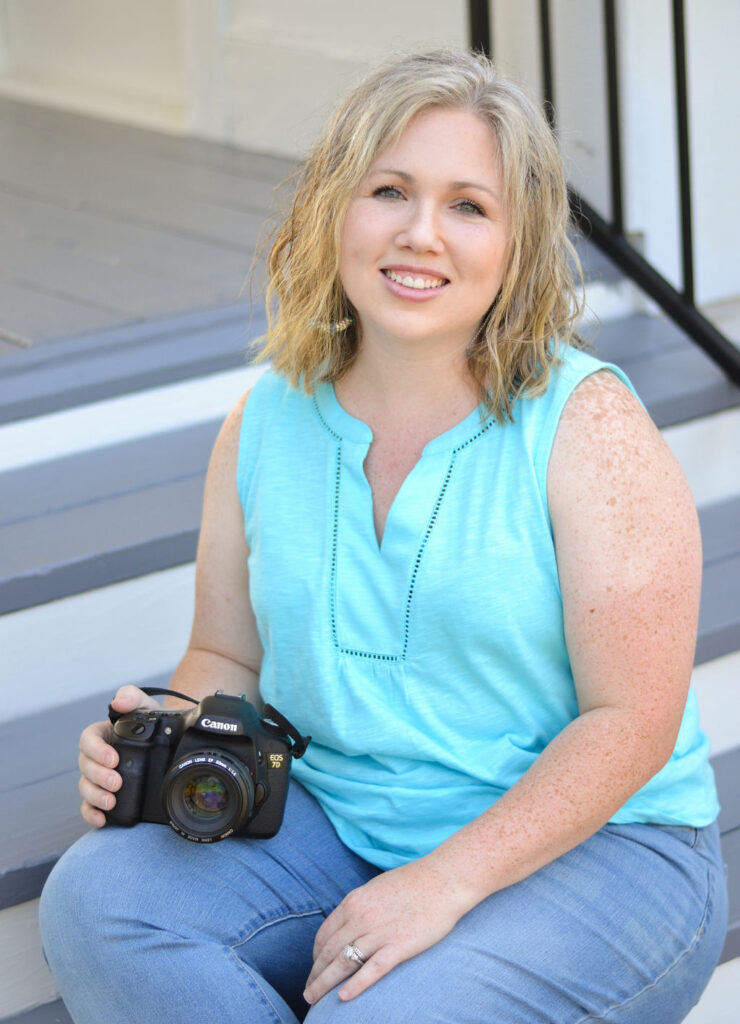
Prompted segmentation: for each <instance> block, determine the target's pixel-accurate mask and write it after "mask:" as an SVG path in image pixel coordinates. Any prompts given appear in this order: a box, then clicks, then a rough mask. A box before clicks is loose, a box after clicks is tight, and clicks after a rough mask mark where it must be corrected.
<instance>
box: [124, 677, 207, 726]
mask: <svg viewBox="0 0 740 1024" xmlns="http://www.w3.org/2000/svg"><path fill="white" fill-rule="evenodd" d="M139 689H140V690H141V692H142V693H145V694H146V695H147V697H167V696H170V697H179V698H180V700H189V701H191V702H192V703H193V704H197V703H198V701H197V700H195V698H194V697H188V695H187V694H186V693H178V692H177V690H165V689H163V688H162V687H161V686H140V687H139ZM125 714H126V712H125V711H116V710H115V709H114V708H113V707H111V705H110V704H109V705H108V718H109V719H110V721H111V722H113V724H114V725H115V723H116V722H117V721H118V719H119V718H121V717H122V716H123V715H125Z"/></svg>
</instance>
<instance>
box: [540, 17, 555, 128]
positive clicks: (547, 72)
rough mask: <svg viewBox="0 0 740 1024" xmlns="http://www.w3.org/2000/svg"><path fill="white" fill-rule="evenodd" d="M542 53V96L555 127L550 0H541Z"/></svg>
mask: <svg viewBox="0 0 740 1024" xmlns="http://www.w3.org/2000/svg"><path fill="white" fill-rule="evenodd" d="M540 54H541V56H542V98H543V100H544V105H545V114H546V115H547V120H548V121H549V122H550V127H551V128H554V127H555V81H554V75H553V70H552V24H551V21H550V0H540Z"/></svg>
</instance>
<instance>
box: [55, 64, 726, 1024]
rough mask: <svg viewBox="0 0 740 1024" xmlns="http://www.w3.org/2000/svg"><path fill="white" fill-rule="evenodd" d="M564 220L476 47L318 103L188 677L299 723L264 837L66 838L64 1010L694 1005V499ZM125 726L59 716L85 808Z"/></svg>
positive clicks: (705, 961) (457, 1017) (700, 743)
mask: <svg viewBox="0 0 740 1024" xmlns="http://www.w3.org/2000/svg"><path fill="white" fill-rule="evenodd" d="M566 227H567V203H566V194H565V186H564V182H563V178H562V169H561V165H560V160H559V157H558V154H557V150H556V147H555V144H554V141H553V139H552V137H551V135H550V132H549V130H548V128H547V125H546V123H545V121H544V119H543V117H542V116H541V114H540V113H539V112H538V111H537V109H536V108H535V107H533V106H532V105H531V104H530V103H529V102H528V101H527V99H526V98H525V97H524V96H523V95H522V94H521V92H520V91H519V90H518V89H517V88H515V87H514V86H512V85H510V84H508V83H506V82H503V81H501V80H500V79H498V78H497V76H496V75H495V74H494V72H493V70H492V68H491V66H490V65H489V64H488V63H487V62H486V61H485V60H484V59H483V58H480V57H476V56H471V55H468V54H462V53H452V52H442V53H432V54H426V55H422V56H419V57H413V58H408V59H402V60H400V61H396V62H395V63H393V64H390V65H388V66H387V67H384V68H382V69H381V70H380V71H378V72H377V73H376V74H374V75H373V76H371V77H370V78H369V79H368V80H367V81H366V82H365V83H364V84H363V85H361V86H360V87H359V88H358V89H357V90H355V92H354V93H352V94H351V95H350V96H349V97H348V98H347V99H346V100H345V102H344V103H343V105H342V106H341V107H340V109H339V111H338V113H337V115H336V117H335V118H334V120H333V122H332V123H331V124H330V126H329V128H328V130H327V132H326V135H325V137H324V138H323V140H322V141H321V142H320V143H319V145H318V146H317V148H316V150H315V152H314V154H313V155H312V157H311V158H310V160H309V161H308V164H307V166H306V169H305V172H304V175H303V179H302V182H301V184H300V187H299V189H298V192H297V197H296V200H295V204H294V207H293V210H292V212H291V215H290V217H288V218H287V219H286V221H285V224H284V225H283V227H282V228H281V229H280V231H279V233H278V235H277V237H276V239H275V242H274V244H273V248H272V252H271V257H270V280H271V285H270V294H269V296H268V298H269V299H270V300H273V299H275V298H276V299H277V303H273V302H272V301H271V302H270V304H271V306H272V307H273V308H274V306H275V305H276V306H277V313H276V316H275V318H274V319H273V321H272V322H271V325H270V332H269V335H268V343H267V346H266V350H265V351H266V355H268V356H270V357H271V358H272V360H273V369H272V370H270V371H268V372H267V373H266V374H265V375H264V376H263V377H262V378H261V380H260V382H259V383H258V384H257V386H256V387H255V388H254V390H253V391H252V393H251V395H250V396H249V397H248V399H247V400H246V401H245V400H244V399H243V400H242V401H241V402H240V403H238V405H237V407H236V408H235V409H234V410H233V411H232V413H231V414H230V416H229V417H228V419H227V421H226V423H225V425H224V427H223V429H222V431H221V434H220V436H219V439H218V442H217V444H216V447H215V450H214V453H213V457H212V460H211V464H210V468H209V472H208V479H207V484H206V493H205V503H204V515H203V527H202V532H201V538H200V545H199V550H198V562H197V578H196V609H195V619H194V625H193V632H192V636H191V640H190V646H189V649H188V651H187V653H186V655H185V657H184V659H183V661H182V662H181V664H180V666H179V667H178V669H177V671H176V673H175V676H174V678H173V683H172V685H173V688H175V689H177V690H180V691H184V692H186V693H188V694H191V695H192V696H194V697H196V698H200V697H201V696H204V695H206V694H208V693H212V692H213V691H214V690H216V689H220V690H224V691H226V692H229V693H245V694H247V696H248V697H249V698H250V699H251V700H253V701H255V702H256V701H259V700H264V701H268V702H269V703H271V704H273V705H274V706H275V707H277V708H279V709H280V710H281V711H282V712H283V713H284V714H285V715H287V717H288V718H290V719H291V720H292V721H293V722H294V723H295V724H296V725H297V727H298V728H299V729H300V730H301V731H302V732H304V733H310V734H312V736H313V741H312V743H311V745H310V746H309V748H308V752H307V753H306V755H305V757H304V758H303V759H302V760H301V761H300V762H296V763H295V765H294V779H293V782H292V784H291V789H290V793H289V798H288V805H287V809H286V817H285V823H284V825H283V827H282V829H281V831H280V833H279V834H278V835H277V836H276V837H275V838H274V839H271V840H267V841H249V840H240V839H230V840H229V841H228V842H223V843H218V844H216V845H214V846H209V847H201V846H197V845H195V844H190V843H187V842H183V841H182V839H180V838H179V837H178V836H177V835H176V834H175V833H174V832H172V831H170V830H169V829H165V828H162V827H161V826H157V825H149V824H144V825H141V824H140V825H139V826H137V827H136V828H135V829H134V830H132V831H124V830H116V829H113V828H108V829H105V830H104V831H102V832H93V833H91V834H89V835H88V836H86V837H85V838H84V839H83V840H82V841H81V842H80V843H79V844H77V845H76V846H75V847H73V848H72V850H70V851H69V852H68V853H67V854H66V856H65V857H64V858H63V859H62V860H61V862H60V863H59V865H58V866H57V868H56V869H55V871H54V873H53V874H52V876H51V878H50V882H49V883H48V885H47V888H46V890H45V892H44V898H43V903H42V925H43V930H44V936H45V944H46V951H47V956H48V958H49V962H50V965H51V967H52V970H53V971H54V974H55V976H56V978H57V980H58V982H59V985H60V988H61V990H62V994H63V996H64V998H65V1001H66V1002H67V1004H68V1006H69V1008H70V1011H71V1013H72V1015H73V1017H74V1019H75V1020H76V1021H77V1022H78V1024H87V1022H92V1021H96V1022H98V1021H100V1020H103V1019H104V1020H105V1021H106V1022H107V1024H115V1022H118V1021H121V1022H124V1021H126V1022H128V1021H133V1020H143V1019H146V1020H155V1019H156V1020H158V1021H163V1022H169V1021H173V1022H174V1021H185V1020H188V1021H201V1020H202V1021H206V1020H207V1021H219V1022H231V1021H234V1022H237V1021H238V1022H246V1021H278V1022H288V1021H290V1022H293V1021H295V1020H296V1019H303V1017H304V1015H306V1011H307V1010H308V1015H307V1018H306V1019H307V1020H308V1021H310V1022H311V1024H321V1022H336V1021H351V1022H353V1024H360V1022H371V1021H372V1022H376V1021H379V1020H383V1021H388V1022H395V1021H407V1020H409V1019H413V1020H420V1021H425V1022H426V1021H440V1022H442V1021H443V1022H445V1024H449V1022H456V1024H458V1022H463V1021H465V1022H467V1021H469V1022H477V1024H478V1022H486V1024H489V1022H491V1021H506V1022H522V1024H533V1022H542V1024H544V1022H553V1021H554V1022H563V1024H566V1022H568V1024H570V1022H573V1024H575V1022H576V1021H579V1022H585V1021H595V1020H606V1019H608V1020H610V1021H618V1022H620V1024H622V1022H623V1024H626V1022H641V1024H642V1022H644V1021H645V1020H648V1019H649V1020H652V1021H656V1022H673V1021H680V1020H682V1019H683V1017H684V1016H685V1014H686V1013H687V1012H688V1010H689V1008H690V1007H691V1006H692V1005H693V1004H694V1003H695V1002H696V1000H697V999H698V998H699V995H700V993H701V991H702V989H703V987H704V986H705V984H706V982H707V980H708V978H709V977H710V975H711V973H712V970H713V968H714V966H715V964H716V961H717V959H718V957H719V953H720V950H721V947H722V942H723V938H724V931H725V925H726V894H725V889H724V884H725V883H724V876H723V870H722V864H721V858H720V853H719V844H718V836H717V829H716V825H715V824H714V820H715V818H716V814H717V801H716V794H715V790H714V783H713V779H712V774H711V769H710V768H709V765H708V762H707V743H706V739H705V737H704V736H703V734H702V733H701V731H700V729H699V725H698V720H697V710H696V702H695V699H694V697H693V695H690V696H689V699H688V701H687V693H689V689H688V688H689V679H690V675H691V668H692V661H693V652H694V643H695V635H696V621H697V610H698V602H699V589H700V570H701V553H700V541H699V533H698V527H697V519H696V514H695V510H694V507H693V504H692V501H691V497H690V493H689V490H688V487H687V484H686V482H685V480H684V479H683V476H682V474H681V472H680V470H679V468H678V466H677V465H676V463H675V461H674V460H673V458H672V456H671V454H670V452H669V451H668V449H667V447H666V446H665V444H664V443H663V441H662V439H661V437H660V435H659V433H658V431H657V430H656V429H655V427H654V426H653V424H652V423H651V421H650V420H649V418H648V417H647V415H646V414H645V412H644V410H643V409H642V407H641V405H640V403H639V401H638V400H637V399H636V398H635V396H634V394H633V392H632V390H631V387H630V385H629V383H628V382H627V380H626V378H625V377H624V375H623V374H622V373H621V371H619V370H617V369H616V368H614V367H606V366H605V365H604V364H602V363H599V362H598V361H597V360H595V359H594V358H592V357H591V356H588V355H586V354H585V353H584V352H583V351H581V349H580V344H579V342H578V341H577V339H576V337H575V335H574V334H573V325H574V322H575V320H576V318H577V316H578V315H579V312H580V310H579V308H578V303H577V301H576V299H575V298H574V290H573V287H572V283H571V279H570V270H569V267H570V266H571V262H570V261H571V260H572V257H573V253H572V249H571V246H570V244H569V242H568V240H567V237H566ZM148 702H150V698H146V697H145V696H144V695H143V694H142V693H141V692H140V691H138V690H136V689H135V688H133V687H124V688H123V689H122V690H121V691H119V693H118V695H117V697H116V700H115V707H116V708H117V709H118V710H119V711H128V710H130V709H132V708H133V707H136V706H139V705H145V704H147V703H148ZM109 739H110V727H109V726H108V725H104V724H102V723H98V724H96V725H94V726H91V727H89V728H88V729H86V730H85V732H84V733H83V735H82V738H81V742H80V748H81V754H80V765H81V771H82V779H81V783H80V789H81V793H82V796H83V799H84V803H83V811H82V813H83V816H84V817H85V820H86V821H87V822H89V824H90V825H93V826H96V827H97V826H100V825H102V824H104V821H105V818H104V814H103V812H104V811H105V810H107V809H110V808H111V807H112V806H113V804H114V802H115V795H114V794H115V792H116V790H117V788H118V787H119V786H120V775H119V774H118V773H117V772H116V771H115V767H116V763H117V755H116V753H115V751H113V750H112V748H111V747H110V746H109V745H108V740H109ZM309 1006H310V1009H309Z"/></svg>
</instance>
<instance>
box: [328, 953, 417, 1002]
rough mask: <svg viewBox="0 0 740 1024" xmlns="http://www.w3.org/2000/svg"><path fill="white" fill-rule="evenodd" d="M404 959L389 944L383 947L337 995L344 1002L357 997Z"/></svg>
mask: <svg viewBox="0 0 740 1024" xmlns="http://www.w3.org/2000/svg"><path fill="white" fill-rule="evenodd" d="M402 959H403V957H399V956H398V955H397V954H395V955H394V954H393V953H391V951H390V949H389V947H388V946H383V947H381V948H380V949H379V950H378V951H377V952H376V953H374V954H373V955H372V956H371V957H370V958H369V959H368V961H367V963H365V964H363V965H362V967H361V968H360V969H359V971H356V972H355V973H354V974H353V975H352V977H351V978H350V979H349V981H348V982H347V983H346V984H345V985H342V987H341V988H340V989H339V991H338V992H337V996H338V997H339V998H340V999H341V1000H342V1002H348V1001H349V1000H350V999H355V998H356V997H357V996H359V995H360V993H361V992H364V991H365V989H367V988H370V986H371V985H374V984H375V982H376V981H378V979H379V978H382V977H383V975H384V974H387V973H388V971H390V970H391V968H393V967H395V966H396V964H399V963H400V962H401V960H402Z"/></svg>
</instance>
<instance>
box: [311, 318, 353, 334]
mask: <svg viewBox="0 0 740 1024" xmlns="http://www.w3.org/2000/svg"><path fill="white" fill-rule="evenodd" d="M354 322H355V318H354V317H352V316H345V317H344V319H343V320H330V321H329V323H328V324H327V323H319V321H318V320H311V321H310V324H311V327H313V329H314V330H315V331H321V333H322V334H342V333H343V332H344V331H346V330H347V328H348V327H351V326H352V324H353V323H354Z"/></svg>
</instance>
